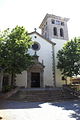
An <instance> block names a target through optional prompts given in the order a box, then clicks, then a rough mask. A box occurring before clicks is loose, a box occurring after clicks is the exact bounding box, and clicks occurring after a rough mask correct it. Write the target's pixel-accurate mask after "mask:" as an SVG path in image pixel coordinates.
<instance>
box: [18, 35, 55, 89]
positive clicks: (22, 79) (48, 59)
mask: <svg viewBox="0 0 80 120" xmlns="http://www.w3.org/2000/svg"><path fill="white" fill-rule="evenodd" d="M30 36H31V37H32V40H33V41H37V42H38V43H39V44H40V50H39V51H37V55H38V56H39V61H40V62H41V63H42V60H43V64H44V66H45V68H44V76H43V79H44V80H43V81H44V83H43V84H44V87H45V86H53V71H52V61H53V59H52V44H51V43H49V42H47V41H46V40H45V39H43V38H42V37H40V36H39V35H37V34H35V33H34V34H31V35H30ZM35 36H36V38H35ZM28 52H29V53H30V55H34V53H35V52H34V50H32V49H29V51H28ZM16 85H17V86H25V87H26V86H27V72H26V71H24V72H23V73H22V74H20V75H17V78H16Z"/></svg>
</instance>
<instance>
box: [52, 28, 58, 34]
mask: <svg viewBox="0 0 80 120" xmlns="http://www.w3.org/2000/svg"><path fill="white" fill-rule="evenodd" d="M53 32H54V35H56V36H57V28H56V27H54V28H53Z"/></svg>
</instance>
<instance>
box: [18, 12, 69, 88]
mask: <svg viewBox="0 0 80 120" xmlns="http://www.w3.org/2000/svg"><path fill="white" fill-rule="evenodd" d="M68 20H69V19H68V18H62V17H60V16H55V15H52V14H46V16H45V17H44V19H43V21H42V23H41V24H40V26H39V28H40V29H41V34H39V33H38V32H36V30H35V31H34V32H32V33H30V34H29V35H30V36H31V37H32V41H34V45H32V48H31V49H29V53H30V55H32V56H34V57H35V63H34V65H33V66H31V67H30V68H29V69H28V70H27V71H23V73H22V74H20V75H17V78H16V85H17V86H23V87H25V88H36V87H41V88H42V87H61V86H62V84H63V82H62V76H61V73H60V71H59V70H58V69H57V52H58V50H60V49H61V48H62V47H63V45H64V44H65V43H66V41H67V40H68V39H69V38H68V28H67V22H68Z"/></svg>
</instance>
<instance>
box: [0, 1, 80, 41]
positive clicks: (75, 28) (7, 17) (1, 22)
mask: <svg viewBox="0 0 80 120" xmlns="http://www.w3.org/2000/svg"><path fill="white" fill-rule="evenodd" d="M46 13H48V14H54V15H57V16H61V17H67V18H70V20H69V21H68V33H69V39H72V38H74V37H79V36H80V0H0V30H3V29H6V28H13V27H15V26H16V25H20V26H24V27H25V28H26V30H27V31H28V32H33V31H34V28H37V31H38V32H39V33H40V30H39V25H40V23H41V22H42V20H43V18H44V17H45V15H46Z"/></svg>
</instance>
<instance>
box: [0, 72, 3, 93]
mask: <svg viewBox="0 0 80 120" xmlns="http://www.w3.org/2000/svg"><path fill="white" fill-rule="evenodd" d="M2 84H3V71H1V73H0V92H1V91H2Z"/></svg>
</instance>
